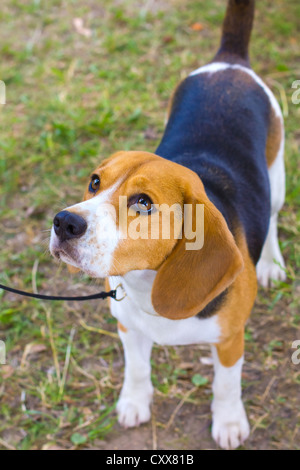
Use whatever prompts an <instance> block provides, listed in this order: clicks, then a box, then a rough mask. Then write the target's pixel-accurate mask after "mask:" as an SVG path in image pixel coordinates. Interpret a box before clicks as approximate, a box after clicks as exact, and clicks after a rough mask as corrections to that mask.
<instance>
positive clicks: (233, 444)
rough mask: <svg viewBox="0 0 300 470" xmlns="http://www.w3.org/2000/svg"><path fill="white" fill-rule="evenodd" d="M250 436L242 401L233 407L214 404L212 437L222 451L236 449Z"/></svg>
mask: <svg viewBox="0 0 300 470" xmlns="http://www.w3.org/2000/svg"><path fill="white" fill-rule="evenodd" d="M249 434H250V428H249V423H248V420H247V416H246V412H245V409H244V405H243V403H242V401H240V402H239V403H238V405H237V406H236V405H235V406H234V408H232V407H228V406H226V405H225V404H224V403H223V404H219V405H218V404H217V403H216V402H214V403H213V425H212V436H213V438H214V440H215V441H216V443H217V444H218V445H219V446H220V447H221V448H222V449H227V450H229V449H236V448H237V447H239V446H240V445H242V444H243V442H244V441H245V440H246V439H247V437H248V436H249Z"/></svg>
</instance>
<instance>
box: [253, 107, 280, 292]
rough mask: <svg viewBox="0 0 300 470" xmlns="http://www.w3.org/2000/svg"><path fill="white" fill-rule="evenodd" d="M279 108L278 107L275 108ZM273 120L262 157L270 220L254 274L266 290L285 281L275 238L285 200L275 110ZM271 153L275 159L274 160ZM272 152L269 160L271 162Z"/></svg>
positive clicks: (278, 127)
mask: <svg viewBox="0 0 300 470" xmlns="http://www.w3.org/2000/svg"><path fill="white" fill-rule="evenodd" d="M278 108H279V106H278ZM276 111H277V113H276V114H277V116H276V115H275V112H274V111H273V122H272V121H271V124H273V125H272V126H271V128H270V132H269V137H268V140H269V141H271V142H272V143H273V146H272V145H271V144H270V145H269V146H268V144H267V148H266V157H267V161H268V163H270V159H272V160H273V161H272V163H271V165H269V178H270V188H271V217H270V225H269V231H268V234H267V238H266V241H265V243H264V246H263V250H262V254H261V257H260V260H259V261H258V264H257V267H256V272H257V279H258V281H259V283H260V284H261V285H262V286H264V287H268V285H269V284H271V285H272V283H273V281H284V279H285V278H286V274H285V264H284V260H283V257H282V254H281V251H280V247H279V243H278V235H277V222H278V212H279V211H280V209H281V208H282V206H283V203H284V198H285V169H284V133H283V122H282V117H281V113H280V109H279V113H280V114H278V109H277V110H276ZM276 140H277V149H276V147H275V148H274V143H275V142H276ZM274 150H275V151H276V156H275V159H274ZM272 152H273V158H272Z"/></svg>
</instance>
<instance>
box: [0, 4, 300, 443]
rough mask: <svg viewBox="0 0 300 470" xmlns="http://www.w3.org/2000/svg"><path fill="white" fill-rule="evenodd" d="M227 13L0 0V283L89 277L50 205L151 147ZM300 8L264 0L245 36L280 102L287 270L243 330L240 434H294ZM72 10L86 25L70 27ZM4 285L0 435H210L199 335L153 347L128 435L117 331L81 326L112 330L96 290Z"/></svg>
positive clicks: (161, 439)
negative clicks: (81, 298) (72, 262)
mask: <svg viewBox="0 0 300 470" xmlns="http://www.w3.org/2000/svg"><path fill="white" fill-rule="evenodd" d="M223 14H224V2H222V1H221V0H210V1H207V2H199V0H197V1H196V0H189V1H186V2H182V1H179V0H168V1H167V0H161V1H154V0H153V1H150V2H141V1H138V0H127V1H123V2H119V1H117V0H113V1H108V0H104V1H102V2H98V1H95V0H86V1H82V0H73V1H70V2H66V1H62V0H54V1H52V2H43V1H41V0H33V1H31V0H27V1H26V2H22V1H20V0H3V2H2V6H1V12H0V19H1V25H2V26H1V32H0V35H1V37H0V44H1V59H2V60H1V64H0V79H1V80H3V81H4V82H5V84H6V92H7V103H6V105H0V108H1V109H0V152H1V159H0V182H1V183H0V210H1V212H0V217H1V228H2V230H1V242H2V243H1V246H2V248H1V251H0V263H1V272H0V282H2V283H9V284H10V285H14V286H16V287H18V288H24V289H31V288H32V284H34V282H36V285H37V289H38V290H39V291H42V292H49V293H50V292H52V293H57V294H59V293H63V292H68V293H69V294H70V295H71V294H72V293H73V292H74V291H76V292H82V293H89V292H94V291H95V289H96V288H98V283H96V282H95V281H92V280H90V279H88V278H87V277H86V276H80V275H77V276H74V277H70V275H69V274H68V273H67V271H66V269H65V268H63V267H62V266H57V265H56V264H55V262H54V261H53V260H52V259H51V257H50V255H49V253H48V252H47V238H48V232H47V230H48V229H49V228H50V227H51V222H52V219H53V216H54V214H55V213H56V212H57V211H58V210H60V209H61V208H63V207H65V206H67V205H70V204H73V203H74V202H77V201H78V200H80V198H81V195H82V191H83V186H84V184H85V182H86V178H87V176H88V174H89V173H90V171H91V170H92V168H93V167H95V166H96V165H97V164H98V163H99V160H101V159H102V158H104V157H107V156H108V155H109V154H111V153H113V152H114V151H116V150H119V149H126V150H127V149H144V150H149V151H154V150H155V148H156V146H157V144H158V142H159V139H160V137H161V136H162V133H163V128H164V117H165V110H166V106H167V101H168V98H169V96H170V95H171V93H172V90H173V88H174V87H175V86H176V84H177V83H178V81H179V80H181V79H182V78H184V77H185V76H186V75H187V74H188V73H189V72H191V71H192V70H193V69H195V68H197V67H199V66H200V65H202V64H205V63H206V62H207V61H209V60H210V58H211V57H212V55H213V54H214V52H215V50H216V48H217V44H218V41H219V34H220V25H221V22H222V18H223ZM299 16H300V5H299V3H298V2H297V0H288V1H287V2H275V3H274V2H271V1H270V0H262V1H260V2H259V5H258V13H257V15H256V22H255V29H254V32H253V38H252V43H251V56H252V65H253V68H254V70H255V71H256V72H257V73H258V74H260V75H261V76H262V78H264V79H265V81H266V82H267V84H268V85H269V86H270V87H271V88H272V90H273V92H274V93H275V95H276V96H277V98H278V99H279V101H280V103H281V105H282V106H283V109H284V110H285V111H286V110H287V111H288V115H287V116H286V117H285V127H286V171H287V196H286V203H285V206H284V208H283V210H282V212H281V217H280V239H281V247H282V250H283V254H284V257H285V259H286V262H287V273H288V280H287V282H285V283H280V284H279V285H277V286H276V288H273V289H270V290H262V289H261V290H260V292H259V295H258V300H257V304H256V307H255V309H254V312H253V316H252V318H251V320H250V321H249V323H248V326H247V330H246V365H245V368H244V376H243V384H244V397H245V403H246V407H247V410H248V414H249V417H250V422H251V426H252V434H251V437H250V439H249V441H248V442H247V443H246V444H245V447H246V448H249V449H251V448H269V449H273V448H286V449H288V448H297V449H299V448H300V435H299V434H300V433H299V426H300V415H299V402H298V400H299V399H298V396H299V392H298V390H299V382H300V369H299V365H298V366H296V365H294V364H292V362H291V360H290V358H291V355H292V352H293V350H292V349H291V345H292V342H293V341H294V340H296V339H300V337H299V325H300V314H299V311H300V309H299V306H300V302H299V277H298V276H297V271H298V272H299V266H300V248H299V247H300V243H299V202H300V178H299V143H300V133H299V118H300V104H298V105H295V104H293V103H292V94H293V92H294V91H295V89H293V88H292V84H293V82H294V81H295V80H297V79H300V66H299V54H298V45H299V40H300V37H299V24H298V23H299ZM78 17H79V18H82V19H83V21H84V26H85V27H86V28H88V29H89V30H90V31H91V35H90V37H86V36H84V35H81V34H79V33H78V32H77V31H76V29H75V27H74V25H73V20H74V18H78ZM195 23H200V24H201V26H203V28H202V29H201V28H200V29H201V31H197V28H195V27H193V25H194V24H195ZM37 262H38V266H37V264H36V263H37ZM34 266H37V273H36V269H34ZM0 297H1V310H0V324H1V330H0V339H2V340H4V341H5V344H6V349H7V364H6V365H3V366H1V368H0V398H1V402H0V417H1V421H0V448H7V447H8V448H17V449H41V448H56V447H60V448H78V447H80V446H81V447H84V448H94V447H97V448H105V446H106V448H113V446H115V447H116V446H120V447H121V448H122V446H123V448H126V445H127V446H133V447H134V446H136V448H138V447H137V446H139V445H140V446H144V445H146V446H148V448H152V447H153V446H154V442H156V441H155V439H154V437H153V436H154V435H155V436H156V439H158V446H159V448H166V449H167V448H187V449H189V448H190V449H192V448H199V447H201V446H202V447H203V448H207V447H212V446H213V445H214V444H213V443H212V441H211V439H210V436H209V422H210V413H209V399H210V396H211V392H210V385H209V383H210V382H211V379H212V371H211V367H210V366H209V365H205V364H204V365H203V364H201V363H200V357H201V356H202V355H203V354H204V355H207V354H208V351H207V350H206V348H204V349H203V347H202V346H193V347H191V348H159V347H156V348H155V350H154V355H153V382H154V384H155V386H156V387H157V392H156V396H155V404H154V409H153V411H154V418H153V420H152V423H151V424H149V425H147V426H144V427H143V428H141V430H139V431H138V433H139V436H142V438H143V441H142V442H141V441H139V439H140V438H141V437H139V436H138V435H137V434H135V431H134V430H133V431H130V432H128V433H127V436H128V441H127V443H126V442H124V441H122V438H121V436H122V431H120V428H119V427H118V425H117V424H116V417H115V413H114V407H115V403H116V400H117V397H118V393H119V391H120V387H121V384H122V373H123V372H122V370H123V353H122V348H121V345H120V342H119V341H118V340H117V339H114V338H111V337H110V336H108V335H104V334H99V333H97V332H96V331H90V330H89V329H87V328H86V327H83V326H82V325H86V324H87V325H89V326H93V327H94V328H96V329H97V328H98V329H99V328H101V329H103V330H107V331H109V332H116V323H115V320H114V319H113V318H112V317H111V316H110V314H109V310H108V308H107V306H106V304H104V303H101V302H97V301H95V302H91V303H89V304H84V305H79V304H76V303H75V304H67V305H62V304H60V303H58V302H57V303H51V304H50V303H48V304H44V303H42V302H39V301H35V300H27V299H23V298H19V297H16V296H14V295H13V294H3V292H1V294H0ZM66 351H68V352H69V356H68V355H66ZM207 379H209V382H208V384H207ZM178 404H180V406H179V407H178ZM174 410H175V411H176V413H175V415H174V414H173V413H174ZM177 410H178V411H177ZM195 416H199V418H195ZM201 417H202V420H200V418H201ZM171 418H172V425H170V426H168V423H169V422H170V419H171ZM197 419H198V421H197ZM195 420H196V421H195ZM195 422H196V424H197V426H200V429H201V430H203V432H202V431H201V432H202V434H201V439H200V438H199V436H198V434H197V432H196V431H197V429H199V428H197V429H194V427H193V426H195V424H194V423H195ZM151 436H152V437H151ZM144 443H146V444H144ZM172 446H173V447H172ZM133 447H132V448H133ZM142 448H144V447H142Z"/></svg>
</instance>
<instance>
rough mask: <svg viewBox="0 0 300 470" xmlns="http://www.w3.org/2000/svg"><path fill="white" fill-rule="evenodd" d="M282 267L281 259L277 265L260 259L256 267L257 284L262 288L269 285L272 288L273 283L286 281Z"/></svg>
mask: <svg viewBox="0 0 300 470" xmlns="http://www.w3.org/2000/svg"><path fill="white" fill-rule="evenodd" d="M281 266H282V267H281ZM284 267H285V264H284V261H283V258H281V259H280V260H279V264H277V263H275V262H274V261H273V260H267V259H264V258H261V259H260V260H259V261H258V263H257V266H256V274H257V280H258V282H259V283H260V284H261V285H262V286H263V287H268V286H269V285H271V286H273V285H274V281H284V280H285V279H286V273H285V271H284V269H283V268H284Z"/></svg>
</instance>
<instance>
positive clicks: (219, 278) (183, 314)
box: [152, 180, 243, 320]
mask: <svg viewBox="0 0 300 470" xmlns="http://www.w3.org/2000/svg"><path fill="white" fill-rule="evenodd" d="M199 184H200V185H201V186H202V188H201V186H200V189H199V188H198V187H197V190H196V191H194V194H191V192H192V189H191V188H190V190H189V193H190V195H188V196H186V198H185V204H192V206H191V207H192V208H193V210H192V214H193V215H194V214H195V205H196V204H203V205H204V243H203V246H202V248H201V249H198V250H187V249H186V243H187V242H191V240H189V241H188V240H187V239H186V238H185V236H184V233H183V235H182V239H181V240H178V242H177V244H176V246H175V248H174V249H173V251H172V253H171V254H170V256H169V257H168V258H167V259H166V261H164V263H163V264H162V265H161V266H160V268H159V269H158V272H157V275H156V277H155V280H154V284H153V288H152V304H153V306H154V309H155V310H156V312H157V313H158V314H159V315H161V316H163V317H166V318H169V319H171V320H180V319H184V318H189V317H192V316H194V315H197V314H198V313H199V312H200V311H201V310H203V308H204V307H205V306H206V305H207V304H208V303H209V302H211V301H212V300H213V299H214V298H215V297H216V296H217V295H219V294H220V293H221V292H222V291H223V290H225V289H226V288H227V287H228V286H229V285H230V284H231V283H232V282H233V281H234V279H235V278H236V276H237V275H238V273H239V272H240V271H241V270H242V268H243V260H242V256H241V253H240V251H239V249H238V247H237V245H236V243H235V241H234V238H233V236H232V234H231V232H230V231H229V229H228V226H227V224H226V221H225V219H224V217H223V216H222V214H221V213H220V212H219V211H218V209H217V208H216V207H215V206H214V204H212V203H211V202H210V200H209V199H208V197H207V196H206V194H205V191H204V189H203V185H202V183H201V181H200V180H199ZM195 193H197V194H195ZM191 216H192V215H191ZM192 217H193V216H192ZM193 219H194V217H193ZM185 223H186V221H185V222H184V224H185ZM200 229H202V230H203V227H200ZM183 232H184V231H183Z"/></svg>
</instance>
